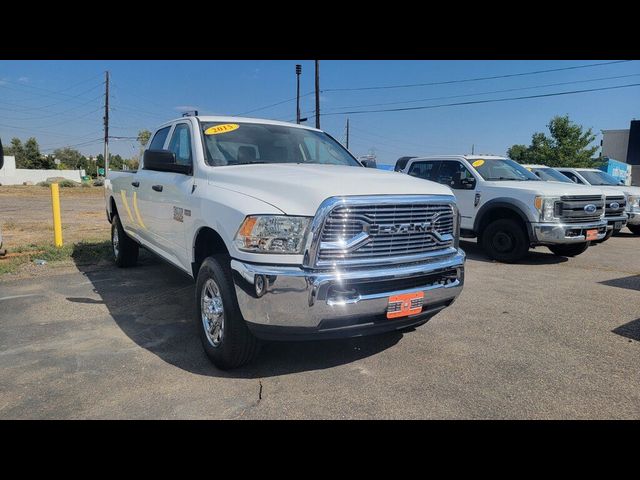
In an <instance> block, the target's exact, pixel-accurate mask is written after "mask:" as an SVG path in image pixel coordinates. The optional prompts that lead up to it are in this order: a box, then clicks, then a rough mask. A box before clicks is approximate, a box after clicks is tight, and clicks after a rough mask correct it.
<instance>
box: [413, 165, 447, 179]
mask: <svg viewBox="0 0 640 480" xmlns="http://www.w3.org/2000/svg"><path fill="white" fill-rule="evenodd" d="M440 163H441V162H414V163H413V164H411V167H410V168H409V172H408V173H409V175H411V176H412V177H418V178H424V179H425V180H435V175H434V174H435V172H436V171H437V170H438V165H439V164H440Z"/></svg>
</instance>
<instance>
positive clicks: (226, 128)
mask: <svg viewBox="0 0 640 480" xmlns="http://www.w3.org/2000/svg"><path fill="white" fill-rule="evenodd" d="M239 128H240V125H238V124H237V123H225V124H223V125H216V126H215V127H209V128H207V129H206V130H205V131H204V134H205V135H219V134H221V133H227V132H233V131H234V130H237V129H239Z"/></svg>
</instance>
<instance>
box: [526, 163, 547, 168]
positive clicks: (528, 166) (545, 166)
mask: <svg viewBox="0 0 640 480" xmlns="http://www.w3.org/2000/svg"><path fill="white" fill-rule="evenodd" d="M522 166H523V167H525V168H552V167H548V166H547V165H537V164H535V163H526V164H522Z"/></svg>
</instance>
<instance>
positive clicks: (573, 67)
mask: <svg viewBox="0 0 640 480" xmlns="http://www.w3.org/2000/svg"><path fill="white" fill-rule="evenodd" d="M630 61H631V60H616V61H612V62H601V63H590V64H587V65H575V66H572V67H562V68H551V69H547V70H535V71H532V72H520V73H509V74H505V75H492V76H490V77H476V78H465V79H460V80H445V81H441V82H428V83H409V84H404V85H379V86H374V87H351V88H327V89H325V90H323V91H324V92H353V91H360V90H386V89H391V88H412V87H427V86H432V85H449V84H452V83H465V82H477V81H480V80H495V79H498V78H511V77H523V76H525V75H538V74H541V73H551V72H560V71H564V70H577V69H579V68H591V67H601V66H604V65H613V64H617V63H625V62H630Z"/></svg>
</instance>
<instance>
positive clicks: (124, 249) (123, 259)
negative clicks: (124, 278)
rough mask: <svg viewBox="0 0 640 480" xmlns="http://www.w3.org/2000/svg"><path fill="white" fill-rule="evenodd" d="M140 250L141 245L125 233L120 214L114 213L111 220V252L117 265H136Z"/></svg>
mask: <svg viewBox="0 0 640 480" xmlns="http://www.w3.org/2000/svg"><path fill="white" fill-rule="evenodd" d="M139 250H140V246H139V245H138V244H137V243H136V242H135V241H134V240H132V239H131V237H129V236H128V235H127V234H126V233H125V231H124V228H122V223H120V218H119V217H118V215H114V216H113V219H112V220H111V252H112V253H113V260H114V261H115V262H116V265H117V266H118V267H120V268H126V267H133V266H135V264H136V263H138V253H139Z"/></svg>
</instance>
